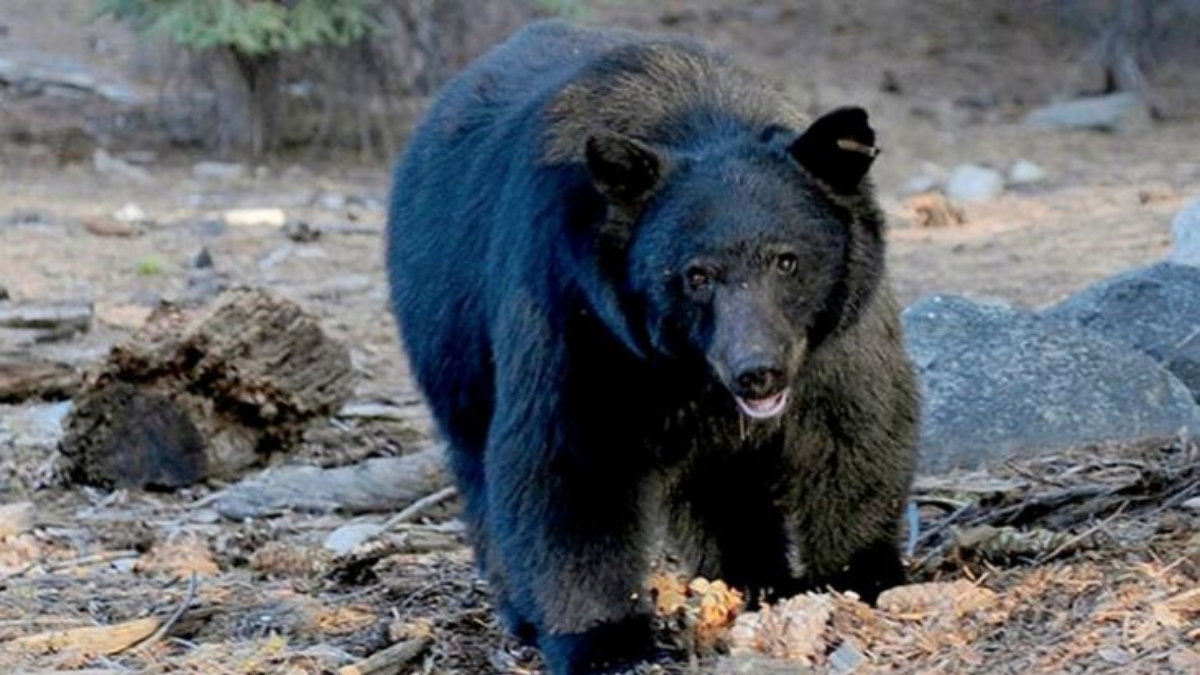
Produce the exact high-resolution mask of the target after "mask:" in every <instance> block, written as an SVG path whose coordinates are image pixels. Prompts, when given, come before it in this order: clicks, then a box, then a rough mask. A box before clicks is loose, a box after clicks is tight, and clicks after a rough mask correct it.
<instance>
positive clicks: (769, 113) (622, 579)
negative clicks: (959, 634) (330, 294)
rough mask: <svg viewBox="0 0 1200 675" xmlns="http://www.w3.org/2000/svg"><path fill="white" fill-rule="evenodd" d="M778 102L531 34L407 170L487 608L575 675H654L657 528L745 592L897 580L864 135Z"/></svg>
mask: <svg viewBox="0 0 1200 675" xmlns="http://www.w3.org/2000/svg"><path fill="white" fill-rule="evenodd" d="M788 109H789V108H788V106H787V103H786V101H783V100H782V99H780V98H779V97H778V96H777V95H776V94H774V93H773V92H772V91H771V90H770V89H769V88H768V87H766V86H765V85H762V84H761V83H759V82H758V81H757V80H756V79H754V78H753V77H752V76H750V75H749V74H747V73H744V72H742V71H739V70H737V69H736V67H735V66H732V65H730V64H728V63H727V62H726V61H725V60H724V59H723V58H722V57H719V56H714V55H712V54H711V53H709V52H707V51H705V50H703V49H702V48H700V47H697V46H696V45H693V44H688V43H682V42H678V41H669V40H657V39H648V38H643V37H639V36H637V35H634V34H630V33H623V32H617V31H589V30H581V29H575V28H571V27H569V26H567V25H565V24H562V23H555V22H551V23H542V24H536V25H534V26H532V27H530V28H527V29H525V30H524V31H522V32H521V33H520V34H518V35H517V36H515V37H513V38H512V39H510V40H509V41H508V42H506V43H505V44H503V45H501V46H500V47H498V48H496V49H495V50H493V51H492V52H491V53H489V54H488V55H486V56H485V57H483V58H482V59H481V60H480V61H478V62H476V63H475V64H474V65H472V66H471V67H469V68H468V69H467V70H466V71H465V72H464V73H463V74H462V75H460V76H459V77H458V78H456V79H455V80H454V81H453V82H452V83H451V84H450V85H448V86H447V87H446V89H445V91H444V92H443V94H442V95H441V98H440V99H439V100H438V102H437V103H436V105H435V106H434V108H433V109H432V110H431V111H430V113H429V115H428V116H427V118H426V119H425V120H424V121H423V122H422V124H421V125H420V126H419V128H418V129H417V131H416V132H415V134H414V136H413V138H412V141H411V144H410V146H409V148H408V150H407V152H406V154H405V156H404V158H403V159H402V161H401V162H400V164H399V166H398V168H397V170H396V175H395V189H394V194H393V197H392V204H391V218H390V224H389V241H388V269H389V272H390V275H391V282H392V301H393V305H394V310H395V312H396V315H397V317H398V318H399V321H400V325H401V328H402V332H403V336H404V343H405V345H406V348H407V351H408V355H409V357H410V361H411V363H412V368H413V372H414V374H415V376H416V378H417V380H418V382H419V383H420V385H421V387H422V388H423V390H424V392H425V394H426V397H427V399H428V401H429V404H430V406H431V407H432V409H433V413H434V415H435V417H436V420H437V422H438V425H439V427H440V429H441V431H442V432H443V434H444V435H445V437H446V439H447V441H448V443H449V447H450V460H451V465H452V469H453V471H454V474H455V476H456V479H457V482H458V485H459V487H460V489H461V492H462V495H463V497H464V499H465V501H466V517H467V520H468V524H469V526H470V529H471V533H472V537H473V540H474V544H475V548H476V552H477V557H478V560H479V564H480V566H481V568H482V569H483V570H484V572H485V573H486V575H487V578H488V579H489V580H490V582H491V584H492V588H493V593H494V595H495V600H496V605H497V608H498V610H499V612H500V613H501V615H502V616H503V617H504V618H505V620H506V621H507V623H508V624H509V626H510V627H511V628H512V630H513V631H514V632H515V633H517V634H518V635H520V636H522V637H524V638H525V639H527V640H530V641H535V642H536V643H537V644H538V645H539V646H540V647H541V649H542V651H543V653H544V654H545V656H546V658H547V661H548V663H549V665H550V667H551V669H552V671H553V672H554V673H556V674H557V675H565V674H575V673H591V672H606V671H609V670H612V669H615V668H619V667H623V666H625V665H628V664H629V663H633V662H636V661H638V660H640V659H645V658H650V657H651V656H652V655H653V654H652V652H653V641H652V640H651V636H650V627H649V622H648V620H647V617H648V616H649V612H650V603H649V599H648V598H647V597H646V594H645V593H644V592H643V581H644V576H645V574H646V572H647V570H648V566H649V563H650V560H651V557H652V555H654V554H655V552H656V550H657V542H656V538H657V537H656V534H657V533H659V532H661V531H663V529H664V528H663V527H661V526H662V525H664V524H665V525H666V528H665V529H666V530H667V531H668V532H669V533H670V534H671V535H672V539H673V541H674V543H675V546H676V547H677V549H678V550H679V551H680V552H681V553H682V554H683V555H684V557H685V558H686V559H687V560H688V561H689V562H690V563H691V564H692V565H693V567H694V569H695V571H697V572H698V573H701V574H704V575H706V576H709V577H714V578H717V577H719V578H724V579H726V580H728V581H729V582H731V583H733V584H735V585H738V586H741V587H743V588H745V589H746V590H747V591H749V592H750V593H751V595H752V596H753V597H754V598H756V599H757V598H764V597H772V596H774V595H783V594H789V593H794V592H797V591H799V590H802V589H804V588H807V587H812V586H814V585H822V584H832V585H834V586H837V587H840V588H845V589H851V590H855V591H857V592H859V593H860V594H862V595H863V596H864V597H866V598H867V599H868V600H872V599H874V597H875V596H876V595H877V594H878V592H879V591H880V590H882V589H883V588H886V587H887V586H890V585H894V584H896V583H899V581H900V580H901V579H902V578H903V570H902V568H901V565H900V559H899V556H898V554H897V550H896V539H897V537H898V529H899V521H900V514H901V511H902V509H903V507H904V503H905V500H906V495H907V491H908V488H909V484H910V481H911V476H912V471H913V465H914V460H915V457H914V452H915V451H914V447H915V443H916V418H917V408H918V406H917V396H916V388H915V384H914V379H913V375H912V372H911V369H910V367H909V364H908V361H907V359H906V357H905V355H904V352H903V347H902V340H901V336H900V326H899V322H898V317H897V310H896V307H895V303H894V302H893V301H892V299H891V295H890V291H888V289H887V283H886V280H885V275H884V264H883V221H882V216H881V214H880V212H879V210H878V208H877V206H876V205H875V202H874V199H873V197H872V195H871V187H870V185H869V181H868V180H867V179H866V178H865V174H866V171H867V169H868V168H869V166H870V161H869V159H870V158H871V157H873V153H872V152H865V151H864V148H871V147H873V145H874V132H873V131H871V129H870V127H869V125H868V123H867V117H866V114H865V113H864V112H862V111H861V110H857V109H843V110H839V111H835V112H834V113H831V115H830V116H827V117H826V118H823V119H822V120H819V121H817V122H816V123H814V124H812V125H811V126H806V125H805V124H803V123H802V122H797V119H796V118H795V116H794V115H793V114H791V113H789V112H787V110H788ZM839 141H843V142H839ZM844 141H850V143H846V142H844ZM739 397H740V398H739ZM739 401H740V402H739ZM783 401H786V405H784V406H783V408H782V412H781V413H779V414H776V415H774V416H772V417H770V418H769V419H757V418H756V417H755V416H756V415H758V416H761V415H764V414H766V413H764V412H763V411H764V410H769V411H774V410H776V409H778V407H779V406H778V405H776V404H779V403H780V402H783ZM752 413H753V414H752Z"/></svg>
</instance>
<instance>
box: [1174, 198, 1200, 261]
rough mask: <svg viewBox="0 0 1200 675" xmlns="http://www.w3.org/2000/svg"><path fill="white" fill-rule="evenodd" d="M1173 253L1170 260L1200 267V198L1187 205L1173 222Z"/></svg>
mask: <svg viewBox="0 0 1200 675" xmlns="http://www.w3.org/2000/svg"><path fill="white" fill-rule="evenodd" d="M1171 238H1172V240H1173V243H1172V244H1171V253H1170V254H1169V255H1168V257H1167V258H1168V260H1170V261H1171V262H1173V263H1177V264H1180V265H1193V266H1196V267H1200V199H1196V200H1193V201H1192V202H1191V203H1190V204H1188V205H1187V206H1185V207H1184V208H1183V210H1182V211H1180V212H1179V214H1178V215H1176V216H1175V220H1174V221H1172V223H1171Z"/></svg>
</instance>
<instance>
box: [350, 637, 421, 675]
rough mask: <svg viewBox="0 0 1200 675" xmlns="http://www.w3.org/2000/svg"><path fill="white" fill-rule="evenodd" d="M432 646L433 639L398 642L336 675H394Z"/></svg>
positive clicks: (418, 638)
mask: <svg viewBox="0 0 1200 675" xmlns="http://www.w3.org/2000/svg"><path fill="white" fill-rule="evenodd" d="M432 644H433V639H432V638H430V637H426V636H422V637H417V638H413V639H411V640H405V641H404V642H398V643H396V644H394V645H392V646H391V647H388V648H387V649H384V650H383V651H379V652H376V653H374V654H372V655H370V656H368V657H367V658H365V659H363V660H362V661H359V662H358V663H352V664H350V665H348V666H343V667H342V668H340V669H339V670H338V675H396V674H397V673H400V672H401V671H402V670H403V669H404V668H406V667H408V665H409V664H410V663H412V662H413V661H415V660H417V659H418V658H420V656H421V655H422V654H424V653H425V651H426V650H427V649H429V647H430V645H432Z"/></svg>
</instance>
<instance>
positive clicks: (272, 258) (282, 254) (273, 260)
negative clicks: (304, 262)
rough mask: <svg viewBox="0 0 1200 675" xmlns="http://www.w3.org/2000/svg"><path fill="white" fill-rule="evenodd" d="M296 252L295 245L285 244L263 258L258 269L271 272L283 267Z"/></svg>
mask: <svg viewBox="0 0 1200 675" xmlns="http://www.w3.org/2000/svg"><path fill="white" fill-rule="evenodd" d="M295 250H296V247H295V245H293V244H291V243H287V244H284V245H282V246H280V247H278V248H276V249H275V250H273V251H271V252H270V253H268V254H266V255H265V256H263V259H262V260H259V261H258V269H260V270H262V271H264V272H269V271H270V270H272V269H274V268H276V267H278V266H280V265H282V264H283V263H284V262H286V261H287V259H288V258H290V257H292V253H293V252H294V251H295Z"/></svg>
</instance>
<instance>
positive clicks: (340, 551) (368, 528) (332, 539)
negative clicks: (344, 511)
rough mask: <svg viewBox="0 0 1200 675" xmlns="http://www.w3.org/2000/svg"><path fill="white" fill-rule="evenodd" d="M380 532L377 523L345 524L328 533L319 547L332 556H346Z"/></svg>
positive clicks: (379, 526)
mask: <svg viewBox="0 0 1200 675" xmlns="http://www.w3.org/2000/svg"><path fill="white" fill-rule="evenodd" d="M382 532H383V526H382V525H380V524H379V523H346V524H345V525H342V526H341V527H339V528H337V529H336V530H334V531H333V532H330V533H329V536H328V537H326V538H325V542H324V543H323V544H321V545H322V546H323V547H324V548H325V549H326V550H328V551H332V552H333V554H334V555H346V554H348V553H351V552H352V551H354V549H356V548H358V547H359V546H362V545H363V544H364V543H366V542H367V541H369V540H371V539H372V538H374V537H377V536H379V535H380V534H381V533H382Z"/></svg>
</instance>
